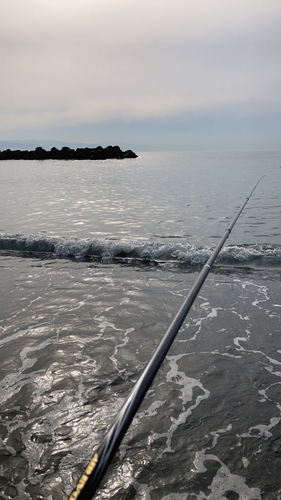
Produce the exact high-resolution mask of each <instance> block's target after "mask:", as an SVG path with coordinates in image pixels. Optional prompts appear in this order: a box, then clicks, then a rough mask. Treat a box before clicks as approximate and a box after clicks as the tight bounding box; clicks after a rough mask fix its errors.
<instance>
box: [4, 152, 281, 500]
mask: <svg viewBox="0 0 281 500" xmlns="http://www.w3.org/2000/svg"><path fill="white" fill-rule="evenodd" d="M0 172H1V184H0V220H1V222H0V232H1V234H0V280H1V290H0V293H1V312H0V344H1V351H0V359H1V365H0V370H1V380H0V413H1V423H0V466H1V474H0V499H5V500H7V499H15V500H19V499H23V500H30V499H32V500H35V499H36V500H39V499H44V500H51V499H52V500H62V499H66V498H67V496H68V495H69V494H70V493H71V491H72V489H73V487H74V485H75V482H76V480H77V479H78V478H79V477H80V475H81V473H82V472H83V471H84V468H85V466H86V465H87V463H88V461H89V460H90V459H91V457H92V455H93V451H94V449H95V447H96V446H97V445H98V443H99V442H100V440H101V438H102V437H103V435H104V434H105V432H106V430H107V428H108V426H109V425H110V423H111V421H112V419H113V418H114V416H115V415H116V413H117V411H118V409H119V408H120V407H121V406H122V403H123V402H124V401H125V400H126V397H127V396H128V394H129V392H130V390H131V389H132V387H133V386H134V384H135V382H136V380H137V379H138V376H139V375H140V374H141V372H142V370H143V368H144V367H145V365H146V363H147V362H148V360H149V359H150V357H151V355H152V353H153V351H154V349H155V348H156V346H157V345H158V343H159V341H160V339H161V338H162V336H163V334H164V333H165V331H166V329H167V327H168V326H169V324H170V322H171V321H172V319H173V317H174V315H175V314H176V312H177V310H178V309H179V307H180V306H181V304H182V302H183V300H184V298H185V296H186V295H187V293H188V291H189V289H190V287H191V286H192V284H193V283H194V281H195V279H196V277H197V276H198V273H199V271H200V269H201V266H202V264H203V263H204V262H205V261H206V259H207V258H208V256H209V255H210V252H211V251H212V248H213V247H214V246H215V245H216V243H217V242H218V238H220V237H221V236H222V234H223V233H224V231H225V229H226V228H227V225H228V224H229V222H230V221H231V220H232V218H233V217H234V215H235V214H236V212H237V210H238V208H239V207H240V206H241V204H242V203H243V201H244V199H245V198H246V197H247V196H248V194H249V192H250V191H251V189H252V188H253V186H254V185H255V184H256V182H257V181H258V180H259V178H260V177H262V176H263V175H266V176H267V177H265V178H264V179H263V180H262V181H261V182H260V184H259V185H258V187H257V189H256V191H255V192H254V194H253V196H252V198H251V199H250V201H249V203H248V205H247V207H246V208H245V211H244V212H243V214H242V215H241V217H240V219H239V220H238V222H237V224H236V226H235V228H234V230H233V233H232V234H231V236H230V238H229V240H228V243H227V245H226V248H225V249H224V251H223V252H222V254H221V256H220V258H219V261H218V263H217V265H216V266H215V267H214V270H213V271H212V272H211V273H210V275H209V277H208V279H207V281H206V283H205V284H204V287H203V288H202V290H201V292H200V294H199V297H198V298H197V300H196V302H195V305H194V306H193V308H192V310H191V312H190V314H189V316H188V317H187V318H186V321H185V322H184V325H183V327H182V329H181V331H180V333H179V334H178V336H177V338H176V340H175V342H174V344H173V346H172V348H171V349H170V351H169V354H168V356H167V358H166V360H165V361H164V363H163V365H162V367H161V368H160V370H159V372H158V374H157V376H156V379H155V381H154V383H153V385H152V387H151V389H150V390H149V392H148V394H147V397H146V398H145V400H144V402H143V404H142V405H141V407H140V410H139V412H138V413H137V415H136V417H135V419H134V421H133V423H132V425H131V426H130V428H129V431H128V433H127V434H126V437H125V438H124V440H123V442H122V445H121V447H120V450H119V452H118V453H117V454H116V457H115V459H114V460H113V463H112V465H111V466H110V468H109V470H108V473H107V475H106V478H105V479H104V481H103V483H102V485H101V487H100V490H99V491H98V492H97V494H96V498H99V499H109V498H115V499H124V500H125V499H127V500H132V499H135V500H158V499H159V500H187V499H188V500H196V499H197V500H220V499H225V498H227V499H229V500H238V499H241V500H242V499H243V500H246V499H253V500H259V499H262V500H264V499H270V500H271V499H272V500H273V499H276V500H277V499H280V498H281V474H280V468H281V335H280V325H281V321H280V320H281V298H280V277H281V245H280V235H281V228H280V207H281V203H280V185H281V184H280V181H281V152H260V153H259V152H240V153H239V152H236V153H223V152H217V153H215V152H213V153H211V152H210V153H208V152H204V153H202V152H173V153H172V152H169V153H167V152H166V153H141V154H140V155H139V157H138V158H137V159H130V160H129V159H128V160H124V161H118V160H111V161H101V162H88V161H85V162H82V161H75V162H59V161H46V162H28V161H9V162H8V161H7V162H0Z"/></svg>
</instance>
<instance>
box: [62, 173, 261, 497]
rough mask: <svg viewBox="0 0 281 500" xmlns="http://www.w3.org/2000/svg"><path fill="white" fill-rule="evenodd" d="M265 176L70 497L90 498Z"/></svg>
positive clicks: (231, 225) (226, 234) (196, 282)
mask: <svg viewBox="0 0 281 500" xmlns="http://www.w3.org/2000/svg"><path fill="white" fill-rule="evenodd" d="M264 177H266V175H263V176H262V177H261V178H260V179H259V181H258V182H257V183H256V185H255V186H254V188H253V189H252V191H251V192H250V194H249V196H247V198H246V199H245V201H244V203H243V205H242V206H241V207H240V209H239V210H238V212H237V214H236V216H235V217H234V219H233V220H232V222H231V223H230V225H229V227H228V228H227V229H226V230H225V233H224V235H223V236H222V238H221V240H220V242H219V243H218V245H217V246H216V248H215V249H214V251H213V253H212V254H211V256H210V257H209V259H208V261H207V263H206V264H205V265H204V266H203V268H202V270H201V272H200V274H199V276H198V278H197V280H196V281H195V283H194V285H193V287H192V288H191V290H190V292H189V294H188V295H187V297H186V299H185V301H184V302H183V304H182V306H181V308H180V309H179V311H178V313H177V315H176V316H175V318H174V319H173V321H172V323H171V325H170V327H169V328H168V330H167V332H166V333H165V335H164V337H163V339H162V340H161V342H160V344H159V345H158V347H157V349H156V351H155V352H154V354H153V356H152V358H151V360H150V361H149V363H148V365H147V366H146V368H145V370H144V371H143V373H142V375H141V376H140V378H139V379H138V381H137V382H136V384H135V386H134V387H133V389H132V391H131V393H130V395H129V397H128V398H127V400H126V401H125V403H124V405H123V406H122V408H121V409H120V410H119V412H118V413H117V415H116V417H115V419H114V420H113V423H112V424H111V427H110V428H109V430H108V431H107V433H106V434H105V436H104V438H103V439H102V441H101V443H100V445H99V447H98V448H97V450H96V451H95V453H94V455H93V458H92V459H91V461H90V463H89V464H88V466H87V467H86V469H85V472H84V473H83V474H82V476H81V477H80V479H79V480H78V483H77V485H76V487H75V489H74V491H73V492H72V493H71V495H70V497H69V500H91V499H92V498H93V496H94V493H95V492H96V490H97V488H98V486H99V484H100V482H101V480H102V478H103V476H104V474H105V472H106V470H107V468H108V466H109V464H110V462H111V460H112V458H113V456H114V454H115V452H116V451H117V449H118V447H119V445H120V443H121V441H122V439H123V437H124V435H125V433H126V431H127V429H128V427H129V425H130V423H131V422H132V420H133V418H134V416H135V414H136V412H137V411H138V408H139V406H140V404H141V402H142V400H143V399H144V397H145V395H146V393H147V391H148V389H149V387H150V385H151V384H152V382H153V379H154V377H155V375H156V373H157V372H158V370H159V368H160V366H161V364H162V362H163V361H164V358H165V357H166V354H167V352H168V350H169V348H170V347H171V345H172V343H173V341H174V339H175V337H176V335H177V333H178V331H179V329H180V327H181V326H182V324H183V322H184V319H185V317H186V316H187V314H188V312H189V310H190V308H191V306H192V304H193V302H194V300H195V299H196V297H197V295H198V293H199V291H200V289H201V287H202V285H203V283H204V281H205V279H206V278H207V276H208V274H209V272H210V270H211V268H212V265H213V263H214V261H215V260H216V258H217V256H218V254H219V253H220V251H221V249H222V247H223V245H224V243H225V241H226V240H227V238H228V237H229V235H230V233H231V231H232V229H233V227H234V225H235V224H236V222H237V220H238V218H239V217H240V215H241V213H242V212H243V210H244V208H245V206H246V205H247V203H248V201H249V199H250V198H251V196H252V194H253V192H254V191H255V189H256V187H257V186H258V184H259V183H260V181H261V180H262V179H263V178H264Z"/></svg>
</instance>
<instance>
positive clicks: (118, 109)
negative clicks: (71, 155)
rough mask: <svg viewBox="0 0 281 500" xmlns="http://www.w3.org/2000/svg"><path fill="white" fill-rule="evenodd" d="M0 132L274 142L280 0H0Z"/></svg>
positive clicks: (161, 145)
mask: <svg viewBox="0 0 281 500" xmlns="http://www.w3.org/2000/svg"><path fill="white" fill-rule="evenodd" d="M0 12H1V15H0V40H1V54H0V71H1V78H0V140H8V139H14V140H15V139H21V140H24V139H29V140H30V139H59V140H62V141H68V142H71V141H74V142H76V141H79V142H85V143H92V144H102V145H108V144H119V145H120V146H125V147H127V148H129V147H130V148H134V149H136V150H137V149H156V150H157V149H212V150H214V149H281V113H280V111H281V51H280V49H281V0H44V1H43V0H1V10H0Z"/></svg>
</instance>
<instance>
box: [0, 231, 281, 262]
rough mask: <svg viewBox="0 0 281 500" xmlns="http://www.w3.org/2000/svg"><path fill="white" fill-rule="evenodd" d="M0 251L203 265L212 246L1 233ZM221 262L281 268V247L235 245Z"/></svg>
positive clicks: (227, 251) (57, 256) (224, 253)
mask: <svg viewBox="0 0 281 500" xmlns="http://www.w3.org/2000/svg"><path fill="white" fill-rule="evenodd" d="M0 251H2V252H3V251H5V252H8V253H11V254H12V253H13V252H20V253H21V254H22V255H28V254H30V253H32V254H34V255H35V254H36V255H38V254H39V256H40V254H42V256H43V255H46V254H47V255H50V256H53V257H56V258H76V259H86V258H89V259H91V258H92V259H99V260H102V261H105V260H106V261H109V260H112V261H114V260H120V259H121V260H140V261H164V262H171V261H172V262H175V263H176V262H178V263H185V264H186V265H194V264H199V265H200V264H204V263H205V262H206V261H207V260H208V258H209V256H210V255H211V253H212V251H213V247H210V246H200V247H198V246H195V245H191V244H188V243H181V242H165V243H164V244H163V243H162V242H159V241H156V242H151V241H140V242H134V241H126V240H111V239H102V238H92V239H79V238H74V237H71V238H68V237H52V236H46V235H42V234H5V233H0ZM219 262H220V264H222V265H240V266H241V265H242V266H250V267H264V266H270V267H280V266H281V246H279V245H269V244H255V245H232V246H226V247H224V248H223V249H222V251H221V253H220V255H219Z"/></svg>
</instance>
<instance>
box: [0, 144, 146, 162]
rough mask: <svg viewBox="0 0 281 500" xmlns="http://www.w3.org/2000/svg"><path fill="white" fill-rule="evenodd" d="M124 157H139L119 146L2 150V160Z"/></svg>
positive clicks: (0, 158) (0, 155) (0, 157)
mask: <svg viewBox="0 0 281 500" xmlns="http://www.w3.org/2000/svg"><path fill="white" fill-rule="evenodd" d="M123 158H137V155H136V153H134V152H133V151H131V150H130V149H128V150H127V151H125V152H123V151H121V149H120V148H119V146H107V147H106V148H102V147H101V146H97V147H96V148H88V147H86V148H77V149H76V150H75V149H71V148H69V147H66V146H64V147H63V148H61V150H59V149H57V148H55V147H53V148H52V149H51V150H50V151H46V150H45V149H43V148H41V147H37V148H36V149H35V150H34V151H33V150H32V151H20V150H19V149H17V150H16V151H11V150H10V149H6V150H5V151H0V160H49V159H51V160H107V159H118V160H122V159H123Z"/></svg>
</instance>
